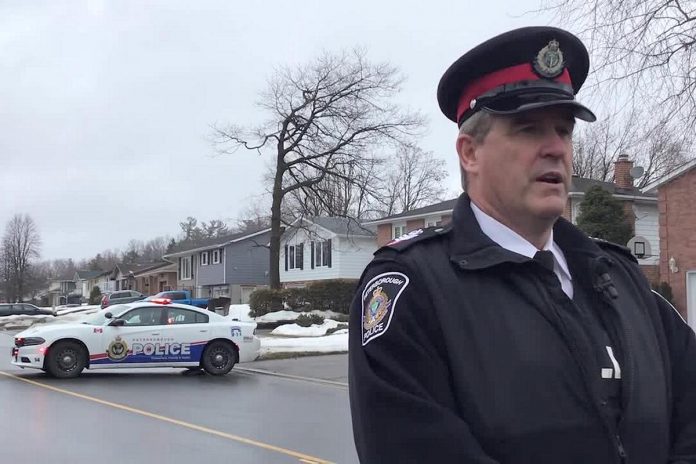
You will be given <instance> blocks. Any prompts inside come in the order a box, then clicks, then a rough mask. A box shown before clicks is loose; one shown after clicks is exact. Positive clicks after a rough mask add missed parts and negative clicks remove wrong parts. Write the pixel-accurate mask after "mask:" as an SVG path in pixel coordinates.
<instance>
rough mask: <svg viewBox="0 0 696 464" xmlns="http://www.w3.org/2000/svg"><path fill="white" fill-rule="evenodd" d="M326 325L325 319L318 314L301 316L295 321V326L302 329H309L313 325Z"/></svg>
mask: <svg viewBox="0 0 696 464" xmlns="http://www.w3.org/2000/svg"><path fill="white" fill-rule="evenodd" d="M323 323H324V318H323V317H321V316H320V315H318V314H300V315H299V316H297V319H295V324H297V325H299V326H300V327H309V326H310V325H312V324H316V325H322V324H323Z"/></svg>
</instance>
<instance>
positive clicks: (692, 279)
mask: <svg viewBox="0 0 696 464" xmlns="http://www.w3.org/2000/svg"><path fill="white" fill-rule="evenodd" d="M686 311H687V314H688V315H689V325H690V326H691V328H692V329H694V330H696V271H689V272H687V273H686Z"/></svg>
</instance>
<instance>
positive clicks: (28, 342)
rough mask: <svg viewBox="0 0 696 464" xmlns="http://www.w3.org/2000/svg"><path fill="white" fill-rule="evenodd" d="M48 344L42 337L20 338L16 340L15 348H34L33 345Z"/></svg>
mask: <svg viewBox="0 0 696 464" xmlns="http://www.w3.org/2000/svg"><path fill="white" fill-rule="evenodd" d="M44 343H46V340H44V339H43V338H41V337H26V338H22V337H18V338H15V346H16V347H20V346H32V345H42V344H44Z"/></svg>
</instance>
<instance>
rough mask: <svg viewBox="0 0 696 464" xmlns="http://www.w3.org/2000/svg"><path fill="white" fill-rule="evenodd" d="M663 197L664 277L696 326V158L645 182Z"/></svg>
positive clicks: (649, 190) (651, 189)
mask: <svg viewBox="0 0 696 464" xmlns="http://www.w3.org/2000/svg"><path fill="white" fill-rule="evenodd" d="M643 191H645V192H657V194H658V197H659V206H660V214H659V234H660V278H661V280H662V281H664V282H667V283H668V284H669V285H670V286H671V287H672V293H673V297H674V298H673V302H674V305H675V306H676V307H677V310H679V312H680V313H681V314H682V316H684V317H685V318H686V319H687V320H688V321H689V324H690V325H691V327H696V207H694V198H695V196H696V159H694V160H691V161H690V162H688V163H686V164H684V165H683V166H681V167H680V168H678V169H676V170H674V171H672V172H671V173H668V174H666V175H665V176H663V177H662V178H660V179H658V180H656V181H655V182H653V183H651V184H649V185H647V186H645V188H644V189H643Z"/></svg>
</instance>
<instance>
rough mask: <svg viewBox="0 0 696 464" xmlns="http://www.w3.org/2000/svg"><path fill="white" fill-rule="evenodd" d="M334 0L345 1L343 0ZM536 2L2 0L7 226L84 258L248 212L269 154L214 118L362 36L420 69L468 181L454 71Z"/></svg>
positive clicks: (0, 140) (432, 142)
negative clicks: (279, 73) (214, 136)
mask: <svg viewBox="0 0 696 464" xmlns="http://www.w3.org/2000/svg"><path fill="white" fill-rule="evenodd" d="M334 5H335V6H334ZM538 6H539V5H538V2H537V1H536V0H490V1H485V2H471V1H459V2H445V1H436V0H430V1H428V2H423V1H404V0H399V1H383V0H378V1H375V0H370V1H366V0H352V1H350V2H330V1H301V2H287V1H275V0H266V1H263V2H237V1H230V0H226V1H214V2H213V1H188V2H184V1H174V0H166V1H143V0H111V1H99V0H91V1H85V2H80V1H57V0H50V1H46V2H40V1H31V2H27V1H24V0H16V1H6V0H0V160H1V164H0V194H1V195H2V199H1V200H0V228H1V230H2V231H4V227H5V224H6V223H7V221H8V220H9V219H10V218H11V217H12V215H14V214H16V213H23V214H24V213H26V214H29V215H31V217H32V218H33V219H34V221H35V222H36V223H37V225H38V227H39V231H40V234H41V238H42V241H43V245H42V250H41V251H42V259H56V258H73V259H75V260H79V259H82V258H87V257H91V256H93V255H95V254H96V253H97V252H100V251H103V250H105V249H114V248H118V249H121V250H123V249H125V248H126V245H127V243H128V241H129V240H130V239H138V240H149V239H151V238H155V237H157V236H163V235H170V236H176V235H178V234H179V232H180V229H179V226H178V223H179V222H180V221H181V220H183V219H184V218H186V217H187V216H194V217H196V218H198V219H199V220H210V219H217V218H220V219H223V220H228V221H233V220H234V219H235V218H236V217H237V216H238V214H240V213H241V212H242V211H243V210H244V209H245V208H246V207H247V206H248V205H249V204H250V203H253V202H255V201H258V200H257V198H255V195H257V194H260V193H262V192H263V191H264V186H263V185H262V175H263V173H264V171H265V169H266V166H267V163H268V160H265V159H262V158H259V156H258V155H256V154H253V153H251V152H241V151H240V152H238V153H236V154H235V155H233V156H224V157H222V156H218V155H216V154H215V150H214V148H213V147H212V146H211V144H210V142H209V138H210V133H211V131H210V126H211V125H212V124H215V123H227V122H230V123H232V122H233V123H237V124H242V125H252V126H253V125H254V124H255V123H258V122H260V121H262V120H263V119H264V114H263V113H262V112H261V110H260V109H259V108H258V107H257V106H256V105H255V103H256V102H257V101H258V94H259V92H260V91H262V90H263V89H264V88H265V83H266V79H267V78H268V77H269V75H270V74H271V73H272V72H273V68H274V66H280V65H292V64H294V63H303V62H306V61H308V60H311V59H312V58H313V57H315V56H317V55H318V54H319V53H320V52H321V51H322V50H329V51H332V50H340V49H342V48H353V47H354V46H362V47H364V48H365V49H366V50H367V52H368V57H369V58H370V59H371V60H373V61H383V60H388V61H390V62H391V63H392V64H394V65H396V66H397V67H398V68H399V69H400V71H401V72H402V73H403V74H404V75H405V76H406V78H407V80H406V82H405V83H404V88H403V92H402V93H401V94H400V98H399V103H401V104H402V105H404V106H406V107H409V108H411V109H415V110H420V111H422V112H423V113H424V114H425V115H426V116H427V117H428V120H429V126H428V133H427V135H426V136H425V137H423V138H422V140H421V142H420V146H421V147H422V148H423V149H424V150H427V151H433V152H435V153H436V155H437V156H439V157H441V158H442V159H445V160H446V162H447V169H448V171H449V173H450V177H449V180H448V183H447V188H448V190H449V191H451V192H456V191H458V189H459V174H458V167H457V162H456V154H455V151H454V140H455V137H456V127H455V125H454V124H453V123H451V122H449V121H448V120H447V119H446V118H445V117H444V116H443V115H442V114H441V113H440V111H439V109H438V106H437V101H436V98H435V90H436V87H437V83H438V80H439V78H440V76H441V74H442V72H443V71H444V70H445V69H446V68H447V67H448V66H449V65H450V64H451V63H452V62H453V61H454V60H455V59H456V58H458V57H459V56H460V55H461V54H462V53H463V52H464V51H466V50H467V49H468V48H470V47H472V46H474V45H476V44H478V43H479V42H481V41H483V40H485V39H487V38H490V37H491V36H493V35H495V34H497V33H500V32H503V31H505V30H508V29H511V28H514V27H521V26H526V25H545V24H548V23H549V19H548V18H544V17H542V16H538V15H534V14H527V15H525V14H524V13H525V12H526V11H529V10H533V9H535V8H537V7H538Z"/></svg>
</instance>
